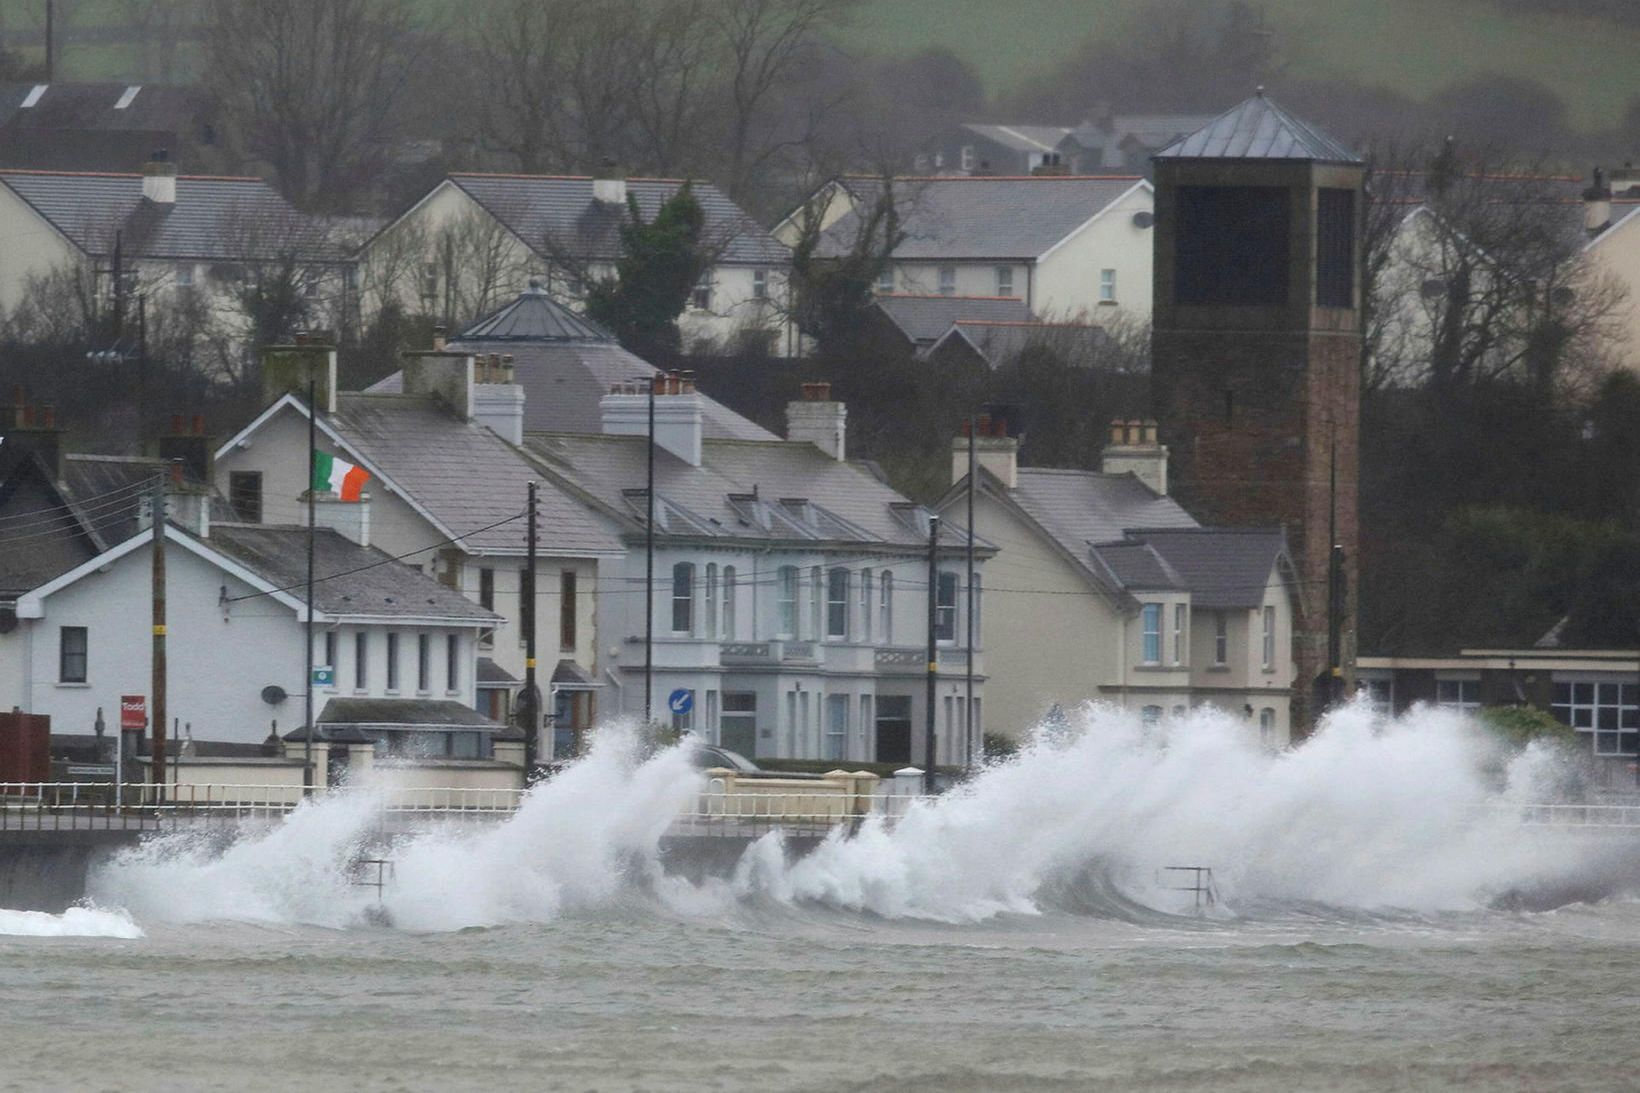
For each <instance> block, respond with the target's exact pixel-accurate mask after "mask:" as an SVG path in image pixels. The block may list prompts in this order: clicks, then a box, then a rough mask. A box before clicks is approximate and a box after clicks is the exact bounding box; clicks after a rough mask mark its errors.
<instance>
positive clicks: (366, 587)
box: [204, 524, 501, 625]
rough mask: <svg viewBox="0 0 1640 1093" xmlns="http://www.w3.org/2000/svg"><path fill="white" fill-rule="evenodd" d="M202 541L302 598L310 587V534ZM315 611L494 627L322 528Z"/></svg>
mask: <svg viewBox="0 0 1640 1093" xmlns="http://www.w3.org/2000/svg"><path fill="white" fill-rule="evenodd" d="M204 542H205V544H206V545H207V546H209V547H211V548H213V549H215V550H217V551H218V552H220V553H222V554H224V555H226V556H227V557H229V558H232V559H233V560H234V561H236V562H239V563H240V564H241V565H243V566H245V567H246V568H247V569H250V570H251V571H253V572H254V573H256V574H257V575H258V576H260V577H262V578H263V579H264V580H266V581H267V582H268V583H270V584H272V585H274V586H275V587H276V588H281V589H285V590H286V591H287V592H288V594H289V595H291V596H294V597H295V598H296V599H298V600H301V599H304V598H305V596H306V592H307V589H306V587H305V585H306V582H307V543H308V533H307V529H306V528H304V527H297V526H294V525H289V526H279V525H274V524H214V525H212V527H211V532H210V535H209V537H208V538H206V539H205V540H204ZM313 553H314V560H313V572H314V575H315V578H316V580H315V582H314V585H313V606H314V609H315V610H316V611H323V612H324V613H325V614H327V615H362V616H367V617H371V618H383V619H393V618H428V617H433V618H448V619H456V620H460V621H462V622H468V623H473V624H475V625H488V624H491V623H494V622H499V621H500V619H501V616H499V615H497V614H496V613H495V612H494V611H488V610H486V609H484V608H482V607H480V606H479V605H478V604H476V603H474V602H473V601H471V600H469V599H468V598H467V597H465V596H463V595H462V594H461V593H459V592H457V591H456V590H455V589H453V588H450V587H448V586H446V585H443V584H441V583H439V582H438V581H436V580H434V579H433V578H432V577H429V576H428V575H427V574H425V573H423V572H422V571H421V570H419V569H417V568H416V567H414V566H409V565H404V564H403V563H401V562H395V561H393V560H392V558H391V557H390V556H389V555H387V554H386V553H384V552H383V551H381V550H380V549H378V548H376V547H366V546H360V545H359V544H357V543H355V542H353V541H352V540H350V539H348V538H346V537H345V536H343V535H341V534H339V533H337V532H335V531H332V530H330V529H329V528H320V529H319V530H318V531H317V532H315V533H314V536H313Z"/></svg>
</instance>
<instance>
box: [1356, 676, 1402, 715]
mask: <svg viewBox="0 0 1640 1093" xmlns="http://www.w3.org/2000/svg"><path fill="white" fill-rule="evenodd" d="M1361 689H1362V690H1363V691H1365V692H1366V694H1367V705H1369V706H1371V707H1372V712H1373V713H1374V714H1375V715H1377V716H1378V717H1394V716H1395V678H1394V677H1393V676H1388V675H1384V676H1369V675H1364V674H1363V675H1362V677H1361Z"/></svg>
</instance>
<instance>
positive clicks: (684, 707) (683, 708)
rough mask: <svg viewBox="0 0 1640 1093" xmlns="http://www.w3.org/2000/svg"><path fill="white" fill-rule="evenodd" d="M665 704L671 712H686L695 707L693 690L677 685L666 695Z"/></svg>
mask: <svg viewBox="0 0 1640 1093" xmlns="http://www.w3.org/2000/svg"><path fill="white" fill-rule="evenodd" d="M666 705H667V708H668V709H670V710H671V711H672V712H673V713H688V712H689V711H690V710H692V709H694V708H695V692H694V691H689V690H685V689H684V688H682V687H679V688H678V689H677V690H675V691H673V692H672V693H671V694H669V695H667V696H666Z"/></svg>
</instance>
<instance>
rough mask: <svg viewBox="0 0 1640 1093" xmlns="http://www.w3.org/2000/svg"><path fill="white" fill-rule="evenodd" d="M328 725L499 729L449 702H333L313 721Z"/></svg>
mask: <svg viewBox="0 0 1640 1093" xmlns="http://www.w3.org/2000/svg"><path fill="white" fill-rule="evenodd" d="M314 721H315V723H317V724H318V725H319V726H320V727H321V728H323V727H324V726H326V725H370V726H373V727H381V728H393V729H499V728H504V727H505V726H503V725H501V724H500V723H499V722H496V721H491V720H490V719H489V718H487V717H485V716H484V715H483V714H481V713H479V712H478V711H477V710H475V709H473V708H472V707H471V706H464V705H462V704H461V703H459V702H455V701H452V700H451V699H447V698H332V699H330V700H329V701H328V702H326V703H325V708H324V709H323V710H321V711H319V716H318V717H316V718H314Z"/></svg>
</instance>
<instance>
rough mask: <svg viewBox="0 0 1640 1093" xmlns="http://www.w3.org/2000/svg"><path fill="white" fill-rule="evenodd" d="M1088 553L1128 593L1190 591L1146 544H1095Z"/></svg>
mask: <svg viewBox="0 0 1640 1093" xmlns="http://www.w3.org/2000/svg"><path fill="white" fill-rule="evenodd" d="M1089 549H1090V551H1091V552H1092V555H1093V559H1094V561H1095V562H1096V563H1097V564H1099V565H1102V566H1104V567H1105V569H1106V571H1108V572H1109V574H1110V576H1111V578H1112V580H1113V581H1114V582H1115V583H1116V585H1117V586H1118V587H1119V588H1123V589H1126V590H1127V591H1129V592H1183V591H1186V590H1188V589H1189V588H1190V585H1189V584H1188V583H1187V582H1186V581H1185V579H1184V578H1183V577H1181V576H1180V575H1179V573H1178V571H1177V570H1175V569H1174V568H1173V567H1172V566H1171V565H1169V564H1168V563H1167V559H1166V558H1164V557H1162V556H1161V554H1159V553H1157V552H1156V550H1155V549H1154V548H1152V547H1151V546H1150V544H1149V543H1145V542H1138V541H1133V540H1123V541H1121V542H1116V543H1095V544H1093V545H1092V546H1091V547H1090V548H1089Z"/></svg>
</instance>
